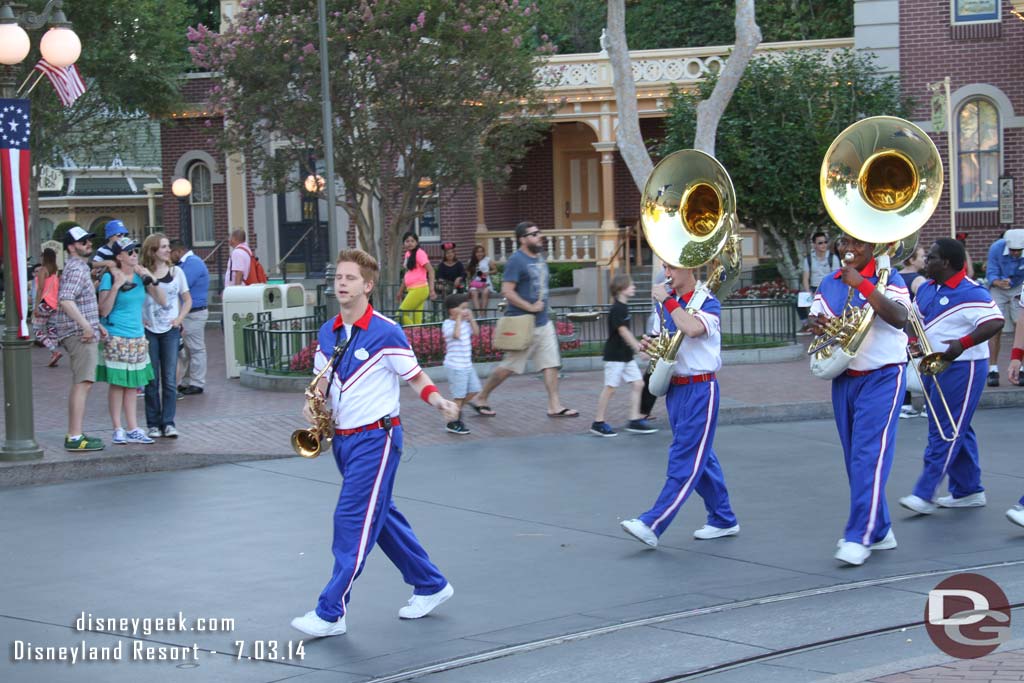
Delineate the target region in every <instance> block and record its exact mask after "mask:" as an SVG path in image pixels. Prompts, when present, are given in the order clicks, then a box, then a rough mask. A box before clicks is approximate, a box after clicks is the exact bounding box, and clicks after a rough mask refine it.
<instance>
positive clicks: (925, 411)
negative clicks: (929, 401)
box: [917, 406, 928, 420]
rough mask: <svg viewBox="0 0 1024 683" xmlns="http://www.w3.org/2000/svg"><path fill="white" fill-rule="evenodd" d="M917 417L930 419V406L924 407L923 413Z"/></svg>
mask: <svg viewBox="0 0 1024 683" xmlns="http://www.w3.org/2000/svg"><path fill="white" fill-rule="evenodd" d="M917 416H918V417H923V418H924V419H926V420H927V419H928V406H924V407H923V408H921V412H920V413H918V414H917Z"/></svg>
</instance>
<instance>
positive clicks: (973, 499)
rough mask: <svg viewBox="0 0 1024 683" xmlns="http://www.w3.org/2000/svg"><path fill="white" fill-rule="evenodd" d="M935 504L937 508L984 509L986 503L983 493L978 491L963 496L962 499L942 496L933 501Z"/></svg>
mask: <svg viewBox="0 0 1024 683" xmlns="http://www.w3.org/2000/svg"><path fill="white" fill-rule="evenodd" d="M935 502H936V503H937V504H938V505H939V507H944V508H980V507H985V503H987V502H988V501H987V500H985V492H984V491H978V492H977V493H972V494H971V495H969V496H964V497H963V498H954V497H953V496H942V497H941V498H937V499H935Z"/></svg>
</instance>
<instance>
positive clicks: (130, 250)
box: [124, 249, 139, 256]
mask: <svg viewBox="0 0 1024 683" xmlns="http://www.w3.org/2000/svg"><path fill="white" fill-rule="evenodd" d="M124 253H126V254H128V255H129V256H135V255H137V254H138V253H139V250H138V249H125V251H124Z"/></svg>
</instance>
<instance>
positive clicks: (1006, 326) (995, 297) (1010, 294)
mask: <svg viewBox="0 0 1024 683" xmlns="http://www.w3.org/2000/svg"><path fill="white" fill-rule="evenodd" d="M1020 289H1021V288H1020V287H1012V288H1010V289H1000V288H999V287H992V288H990V289H989V290H988V293H989V294H991V295H992V301H995V302H996V306H998V307H999V310H1000V311H1001V312H1002V314H1003V330H1004V331H1005V330H1009V331H1013V328H1012V325H1016V324H1017V316H1018V315H1019V314H1020Z"/></svg>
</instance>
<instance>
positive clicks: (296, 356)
mask: <svg viewBox="0 0 1024 683" xmlns="http://www.w3.org/2000/svg"><path fill="white" fill-rule="evenodd" d="M270 315H271V314H270V313H269V312H261V313H257V314H256V322H254V323H251V324H249V325H246V326H245V327H244V328H243V329H242V348H243V357H242V362H243V363H244V364H245V366H246V367H247V368H251V369H253V370H258V371H260V372H263V373H266V374H268V375H291V374H307V373H308V372H309V371H310V370H312V369H313V354H314V353H315V352H316V337H317V332H319V330H320V326H321V325H322V324H323V322H324V320H325V319H326V318H327V313H326V311H325V310H323V308H322V307H319V306H318V307H317V311H316V312H315V313H314V314H313V315H307V316H303V317H301V318H284V319H279V320H274V319H272V318H271V317H270Z"/></svg>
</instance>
